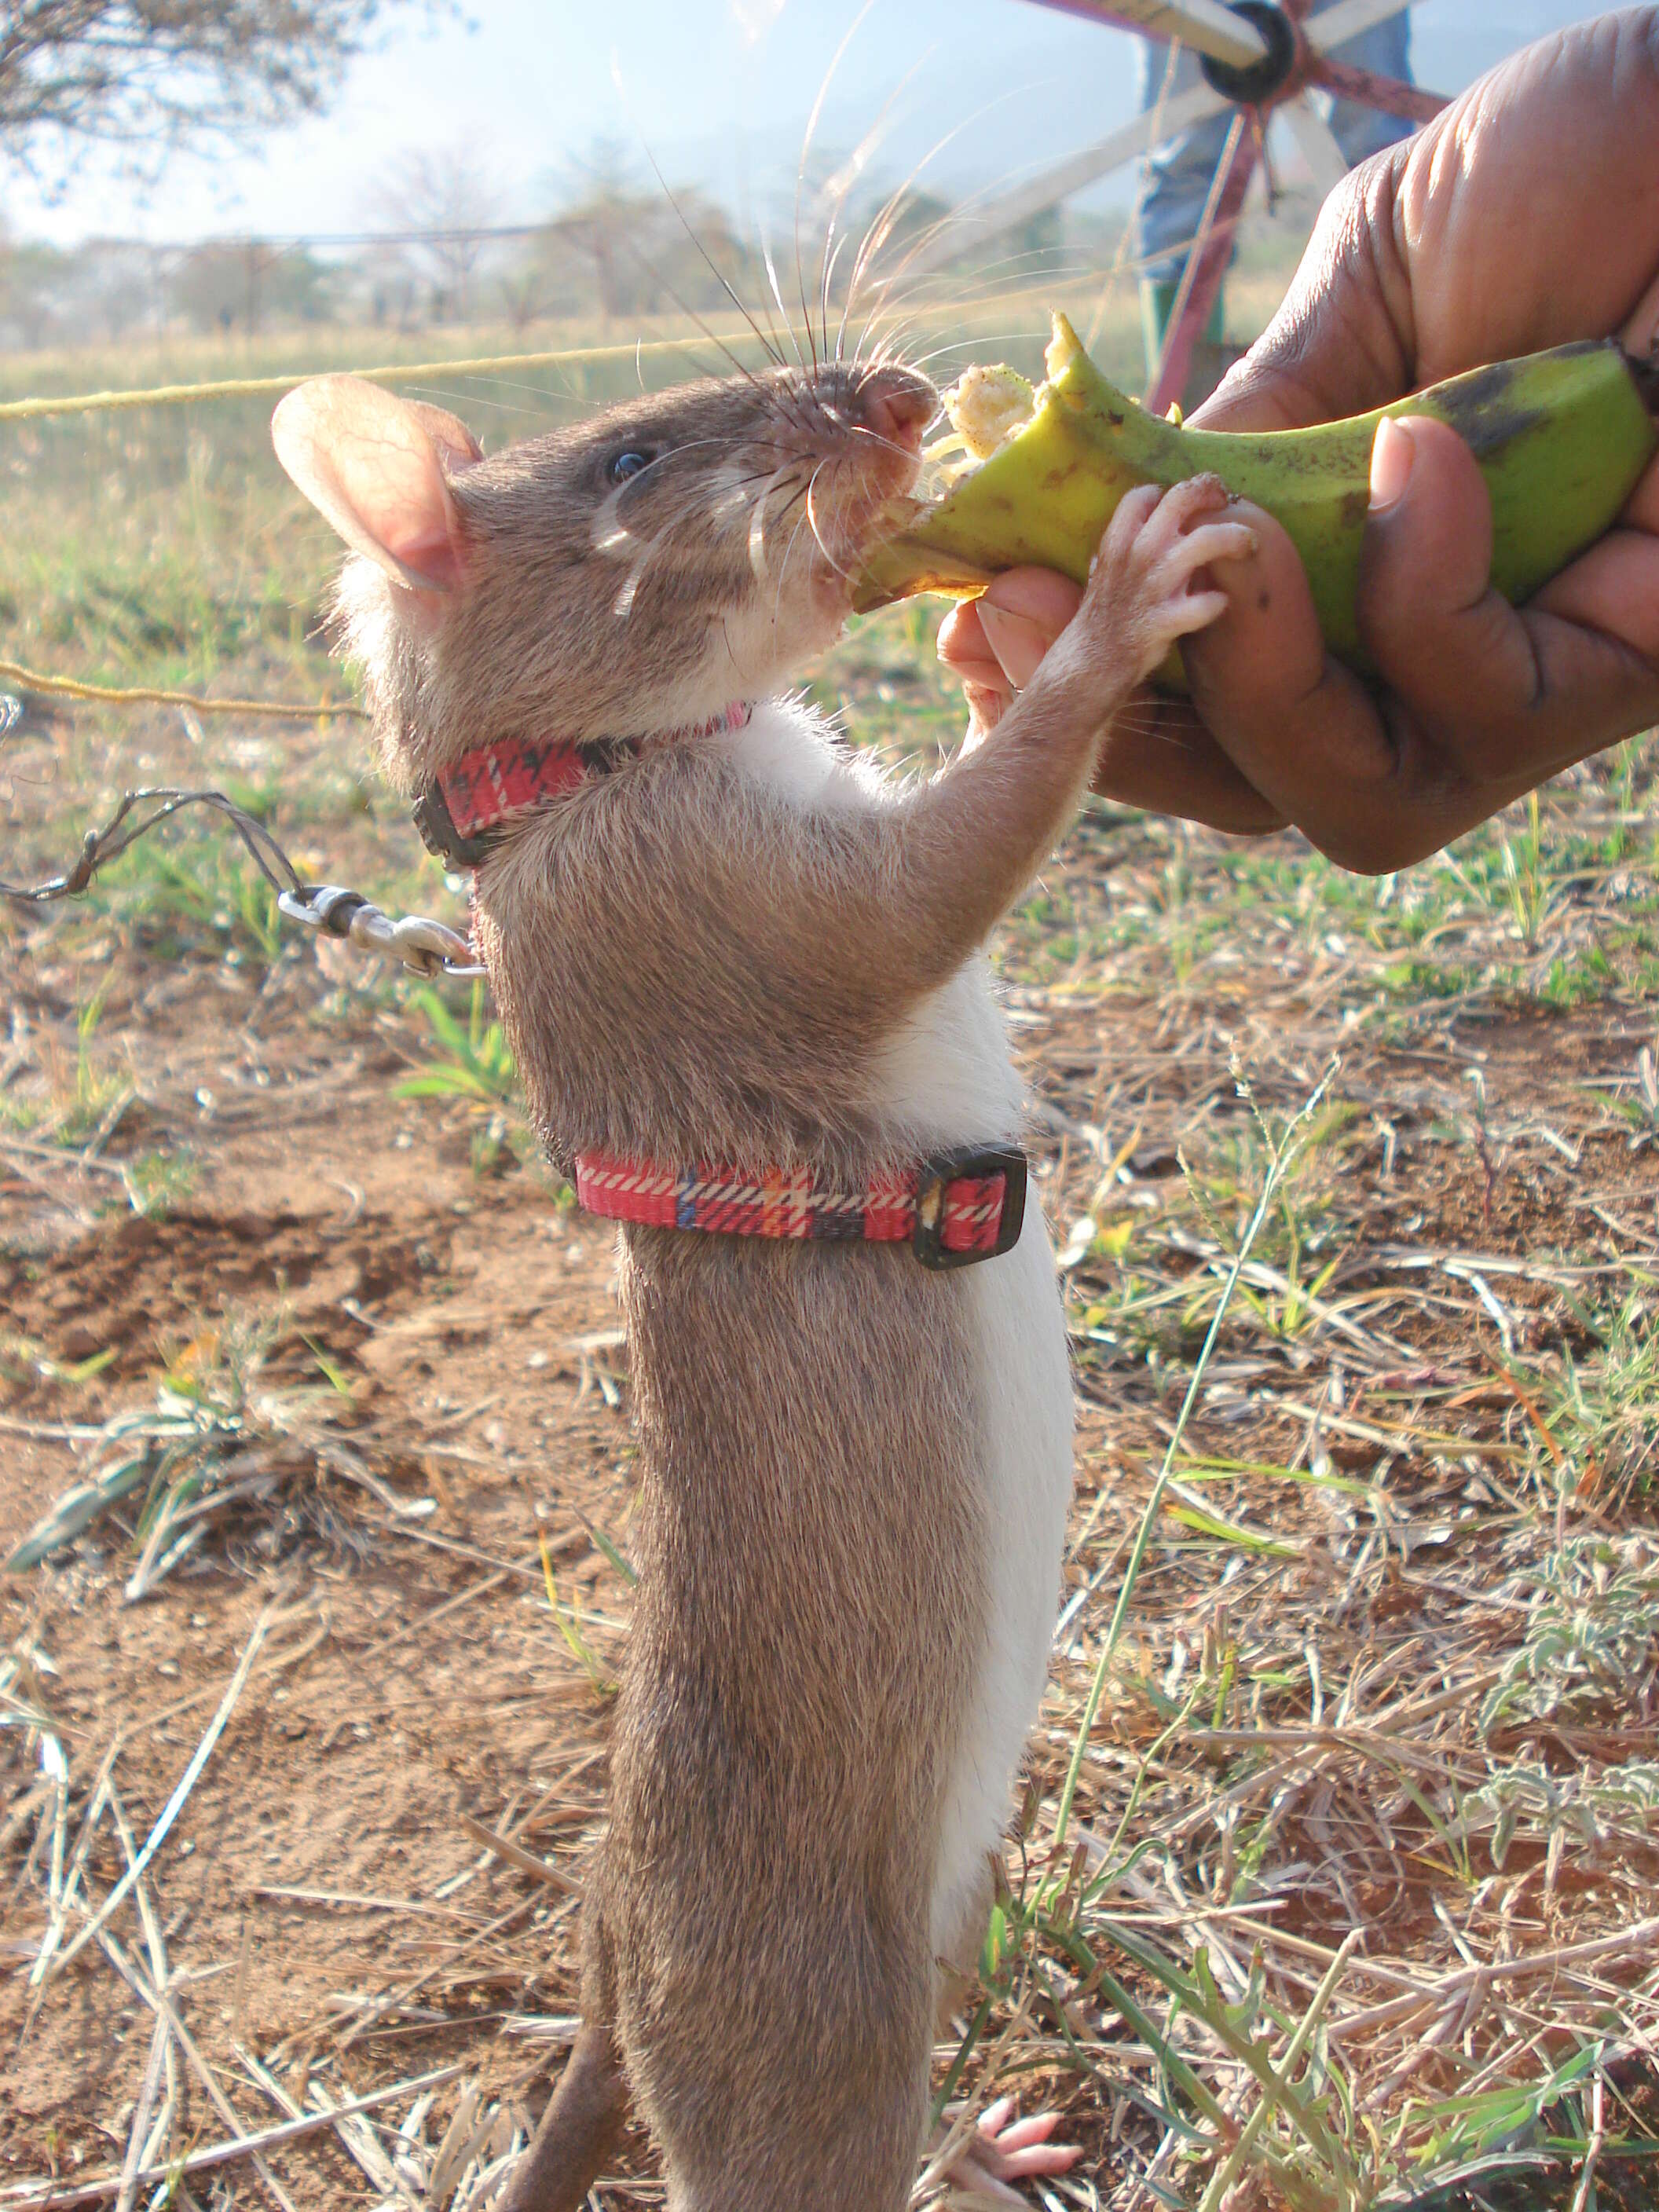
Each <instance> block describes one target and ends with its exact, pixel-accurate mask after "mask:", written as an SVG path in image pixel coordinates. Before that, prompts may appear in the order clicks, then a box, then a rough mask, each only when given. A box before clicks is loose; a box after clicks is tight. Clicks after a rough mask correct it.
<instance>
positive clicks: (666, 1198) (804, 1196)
mask: <svg viewBox="0 0 1659 2212" xmlns="http://www.w3.org/2000/svg"><path fill="white" fill-rule="evenodd" d="M1025 1182H1026V1164H1025V1155H1024V1152H1022V1151H1021V1150H1020V1148H1019V1146H1018V1145H1007V1146H989V1147H987V1148H985V1149H983V1150H980V1151H968V1152H945V1153H941V1154H939V1156H938V1157H937V1158H933V1159H931V1160H927V1161H924V1162H923V1163H922V1164H921V1166H919V1167H916V1168H912V1169H908V1170H899V1171H897V1172H896V1173H894V1174H891V1175H887V1176H873V1177H872V1179H871V1181H870V1182H867V1183H866V1184H865V1185H864V1187H863V1188H861V1189H856V1188H855V1189H850V1190H849V1189H846V1188H836V1186H835V1185H833V1184H830V1183H826V1182H822V1181H820V1180H819V1179H818V1178H817V1176H814V1175H813V1174H812V1173H811V1170H808V1169H805V1168H792V1169H788V1170H785V1169H781V1168H769V1169H766V1170H763V1172H762V1173H761V1174H759V1175H757V1176H745V1175H738V1174H736V1173H735V1172H733V1171H732V1170H729V1169H724V1168H711V1167H704V1166H699V1167H693V1168H687V1169H681V1170H676V1169H672V1168H658V1167H652V1166H649V1165H647V1164H643V1163H641V1162H640V1161H637V1160H619V1159H616V1158H612V1156H611V1154H610V1153H609V1152H579V1153H578V1154H577V1156H576V1202H577V1204H578V1205H579V1206H581V1207H583V1208H584V1209H585V1211H586V1212H589V1213H600V1214H605V1215H606V1216H608V1217H609V1218H611V1220H613V1221H638V1222H643V1223H646V1224H647V1225H649V1226H652V1227H654V1228H658V1229H701V1230H704V1231H710V1232H713V1233H714V1234H716V1235H720V1236H726V1237H799V1238H805V1239H808V1240H811V1241H814V1242H819V1241H826V1242H835V1241H839V1242H845V1243H857V1242H860V1241H862V1242H863V1243H871V1244H905V1243H908V1245H909V1246H910V1249H912V1251H913V1252H914V1253H915V1255H916V1257H917V1259H919V1260H920V1261H921V1263H922V1265H923V1266H924V1267H933V1268H947V1267H968V1266H969V1265H971V1264H972V1262H973V1261H975V1260H990V1259H994V1258H995V1257H996V1256H997V1255H998V1254H999V1253H1002V1252H1011V1251H1012V1249H1013V1248H1014V1246H1015V1245H1016V1244H1017V1243H1018V1242H1019V1232H1020V1225H1021V1224H1022V1222H1023V1221H1024V1218H1025Z"/></svg>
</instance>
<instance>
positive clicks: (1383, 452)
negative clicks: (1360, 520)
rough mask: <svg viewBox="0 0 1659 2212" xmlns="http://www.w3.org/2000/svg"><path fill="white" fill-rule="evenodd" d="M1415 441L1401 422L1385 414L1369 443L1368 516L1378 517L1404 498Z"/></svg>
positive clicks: (1415, 450) (1410, 471) (1408, 481)
mask: <svg viewBox="0 0 1659 2212" xmlns="http://www.w3.org/2000/svg"><path fill="white" fill-rule="evenodd" d="M1415 459H1417V442H1416V441H1415V439H1413V436H1412V434H1411V432H1410V431H1409V430H1408V429H1407V428H1406V425H1405V424H1404V423H1403V422H1395V418H1394V417H1393V416H1392V415H1385V416H1383V420H1382V421H1381V422H1379V423H1378V424H1377V426H1376V438H1375V439H1374V440H1373V441H1372V443H1371V513H1373V514H1381V513H1383V512H1384V510H1385V509H1387V508H1389V507H1393V506H1395V504H1396V503H1397V501H1400V500H1401V499H1402V498H1403V497H1404V496H1405V491H1406V486H1407V484H1408V483H1410V482H1411V477H1412V463H1413V461H1414V460H1415Z"/></svg>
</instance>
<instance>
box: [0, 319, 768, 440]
mask: <svg viewBox="0 0 1659 2212" xmlns="http://www.w3.org/2000/svg"><path fill="white" fill-rule="evenodd" d="M739 340H742V341H746V342H747V343H750V344H751V345H752V344H754V343H757V341H756V340H755V338H754V337H753V335H752V333H750V332H749V331H727V332H726V334H725V336H724V337H722V338H720V340H719V341H718V343H721V344H727V345H729V344H732V343H736V342H738V341H739ZM708 343H709V341H708V339H706V338H702V337H683V338H651V339H649V340H647V341H646V342H645V343H641V344H637V345H602V346H574V347H569V348H567V349H564V350H563V351H562V352H558V353H496V354H485V355H483V356H480V357H479V358H478V359H477V360H476V361H410V362H384V363H382V364H381V365H380V367H379V368H352V369H345V370H343V371H341V372H340V373H341V374H343V375H347V376H363V377H367V378H368V380H370V382H371V383H375V384H396V383H400V382H404V381H405V380H410V379H412V378H415V377H419V376H478V375H482V374H483V373H484V372H485V371H486V370H487V369H495V368H564V367H574V366H575V365H577V364H579V363H580V362H599V361H633V360H634V359H635V357H636V356H652V355H655V354H662V353H687V352H690V351H691V350H693V349H695V348H696V347H698V346H700V345H705V344H708ZM316 374H320V372H319V371H317V370H314V369H306V368H295V369H290V370H289V371H288V372H287V374H284V375H281V376H231V377H222V378H221V379H220V380H218V381H217V382H216V383H213V384H156V385H149V386H144V387H143V388H141V389H140V390H138V391H136V392H76V393H73V394H71V395H70V396H69V397H67V398H61V399H53V398H40V399H6V400H0V422H19V421H21V420H23V419H24V418H26V417H30V416H40V415H89V414H93V413H95V412H97V411H99V410H105V409H113V408H118V407H178V406H182V405H183V404H185V402H186V401H188V400H191V399H258V398H269V397H270V394H271V393H272V392H289V391H291V390H292V389H293V387H294V386H295V385H296V384H303V383H304V382H305V380H306V379H307V377H308V376H313V375H316Z"/></svg>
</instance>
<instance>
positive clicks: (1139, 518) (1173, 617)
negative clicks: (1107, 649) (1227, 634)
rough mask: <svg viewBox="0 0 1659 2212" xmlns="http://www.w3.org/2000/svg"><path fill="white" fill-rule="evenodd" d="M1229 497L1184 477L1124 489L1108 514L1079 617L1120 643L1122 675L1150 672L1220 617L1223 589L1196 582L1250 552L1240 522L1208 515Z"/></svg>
mask: <svg viewBox="0 0 1659 2212" xmlns="http://www.w3.org/2000/svg"><path fill="white" fill-rule="evenodd" d="M1229 499H1230V495H1229V493H1228V491H1227V488H1226V486H1225V484H1224V483H1222V481H1221V479H1220V477H1212V476H1203V477H1188V479H1187V481H1186V482H1185V483H1178V484H1176V486H1175V487H1174V488H1173V489H1171V490H1170V491H1166V492H1164V493H1159V491H1158V489H1157V487H1156V486H1154V485H1146V486H1143V487H1142V488H1141V489H1139V490H1137V491H1133V492H1131V493H1130V494H1129V495H1128V496H1127V498H1126V499H1125V500H1123V501H1122V502H1121V504H1120V506H1119V507H1118V510H1117V512H1116V513H1115V515H1114V516H1113V517H1112V520H1111V526H1110V527H1109V530H1108V531H1107V532H1106V536H1105V538H1103V541H1102V543H1101V547H1100V550H1099V551H1098V552H1097V554H1096V556H1095V562H1094V567H1093V568H1092V569H1091V571H1090V577H1089V589H1088V592H1087V593H1086V594H1085V599H1084V603H1083V606H1082V607H1081V608H1080V609H1079V620H1082V619H1084V618H1085V617H1087V616H1088V615H1089V614H1090V613H1091V611H1092V610H1091V602H1094V603H1095V605H1096V606H1097V608H1098V614H1097V620H1098V621H1099V622H1100V623H1102V624H1103V625H1104V626H1106V627H1107V629H1108V630H1109V632H1115V634H1116V635H1118V636H1120V637H1121V639H1122V641H1123V642H1124V644H1125V646H1126V647H1127V649H1128V652H1129V655H1130V660H1131V668H1130V671H1129V679H1130V681H1131V682H1132V683H1135V684H1139V683H1141V682H1143V681H1144V680H1145V678H1147V677H1148V676H1150V675H1151V674H1152V671H1153V670H1154V669H1156V668H1157V667H1158V665H1160V664H1161V663H1162V661H1163V660H1164V658H1165V656H1166V655H1167V654H1168V653H1169V651H1170V647H1172V646H1173V645H1175V644H1176V642H1177V641H1178V640H1180V639H1182V638H1183V637H1188V636H1190V635H1192V633H1193V631H1194V630H1198V629H1205V628H1206V626H1207V625H1208V624H1209V623H1212V622H1214V620H1215V619H1216V617H1218V615H1221V614H1225V612H1226V609H1227V600H1226V595H1225V592H1218V591H1217V590H1216V589H1215V588H1214V587H1213V586H1208V587H1206V586H1200V584H1199V583H1198V582H1197V579H1198V578H1199V577H1200V575H1201V574H1202V573H1203V571H1204V570H1205V568H1207V567H1208V565H1209V563H1210V562H1212V561H1237V560H1243V559H1244V558H1245V557H1246V556H1249V555H1250V554H1252V553H1254V552H1255V550H1256V540H1255V532H1254V531H1253V530H1252V529H1251V528H1250V527H1249V525H1248V524H1247V523H1243V522H1227V521H1223V520H1216V518H1217V517H1218V516H1220V515H1222V514H1224V513H1225V510H1226V508H1227V506H1228V504H1229Z"/></svg>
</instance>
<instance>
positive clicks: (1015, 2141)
mask: <svg viewBox="0 0 1659 2212" xmlns="http://www.w3.org/2000/svg"><path fill="white" fill-rule="evenodd" d="M1017 2110H1018V2107H1017V2106H1016V2105H1015V2103H1014V2100H1013V2099H1012V2097H999V2098H998V2099H997V2100H996V2102H995V2104H994V2105H988V2106H987V2107H986V2109H985V2110H984V2112H981V2114H980V2116H979V2121H978V2124H977V2125H976V2126H975V2130H974V2132H973V2135H972V2136H971V2137H970V2138H969V2142H968V2143H967V2145H966V2147H965V2148H963V2153H962V2155H961V2156H960V2158H958V2159H957V2161H956V2164H955V2165H954V2166H952V2167H951V2171H950V2172H949V2174H948V2175H947V2176H946V2179H947V2181H948V2182H949V2185H950V2191H951V2196H950V2202H951V2204H952V2205H953V2206H960V2207H962V2208H963V2212H966V2208H967V2207H968V2206H969V2205H970V2204H975V2203H979V2204H1018V2205H1023V2206H1026V2207H1027V2208H1028V2212H1029V2199H1027V2198H1026V2197H1022V2196H1021V2195H1020V2194H1019V2192H1018V2190H1016V2189H1012V2188H1011V2187H1010V2186H1009V2185H1010V2183H1011V2182H1016V2181H1027V2180H1031V2179H1035V2178H1036V2177H1037V2176H1039V2175H1042V2174H1049V2173H1067V2172H1070V2171H1071V2169H1072V2167H1073V2166H1075V2165H1076V2164H1077V2162H1078V2160H1079V2159H1080V2158H1081V2157H1082V2155H1083V2153H1082V2152H1081V2150H1079V2148H1077V2146H1076V2145H1075V2144H1073V2143H1057V2142H1054V2141H1053V2140H1052V2138H1053V2136H1054V2130H1055V2129H1056V2128H1057V2127H1058V2126H1059V2125H1060V2115H1059V2113H1058V2112H1034V2113H1033V2114H1032V2116H1031V2118H1030V2119H1029V2120H1021V2119H1017V2118H1015V2113H1016V2111H1017Z"/></svg>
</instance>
